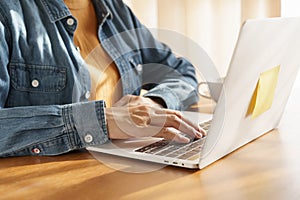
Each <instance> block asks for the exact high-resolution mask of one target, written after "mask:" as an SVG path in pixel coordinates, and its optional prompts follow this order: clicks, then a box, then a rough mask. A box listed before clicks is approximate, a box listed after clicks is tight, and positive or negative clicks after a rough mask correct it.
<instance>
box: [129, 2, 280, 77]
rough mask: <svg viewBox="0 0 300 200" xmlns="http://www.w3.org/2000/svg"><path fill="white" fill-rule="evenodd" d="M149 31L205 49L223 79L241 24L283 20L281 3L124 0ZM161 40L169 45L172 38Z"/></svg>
mask: <svg viewBox="0 0 300 200" xmlns="http://www.w3.org/2000/svg"><path fill="white" fill-rule="evenodd" d="M124 2H125V3H127V5H129V7H131V8H132V10H133V11H134V13H135V14H136V15H137V16H138V18H139V19H140V20H141V21H142V23H144V24H145V25H146V26H147V27H148V28H155V29H159V30H169V31H173V32H176V33H178V34H182V35H184V36H186V37H188V38H189V39H191V40H192V41H194V42H195V43H196V44H198V45H199V46H201V47H202V48H203V49H204V50H205V51H206V52H207V53H208V55H209V56H210V57H211V59H212V60H213V62H214V64H215V65H216V67H217V70H218V71H219V73H220V74H221V75H222V76H223V75H225V74H226V72H227V68H228V65H229V62H230V59H231V55H232V53H233V50H234V46H235V43H236V40H237V37H238V34H239V30H240V26H241V24H242V23H243V22H244V21H245V20H246V19H250V18H264V17H278V16H280V10H281V2H280V0H124ZM158 38H159V39H160V40H162V41H163V42H166V43H168V41H167V40H168V38H166V37H160V35H158Z"/></svg>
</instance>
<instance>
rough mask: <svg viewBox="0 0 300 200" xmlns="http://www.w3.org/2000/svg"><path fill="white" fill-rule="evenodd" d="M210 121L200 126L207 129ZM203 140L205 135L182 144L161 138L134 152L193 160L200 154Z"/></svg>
mask: <svg viewBox="0 0 300 200" xmlns="http://www.w3.org/2000/svg"><path fill="white" fill-rule="evenodd" d="M210 123H211V120H210V121H206V122H204V123H201V124H200V126H201V127H202V128H203V129H204V130H206V131H207V130H208V129H209V127H210ZM204 140H205V137H204V138H201V139H197V140H194V141H192V142H190V143H188V144H182V143H176V142H173V141H169V140H165V139H163V140H160V141H158V142H155V143H152V144H150V145H147V146H144V147H142V148H140V149H137V150H135V152H140V153H147V154H153V155H158V156H167V157H171V158H179V159H184V160H186V159H188V160H195V159H197V158H199V156H200V150H201V149H202V147H203V144H204Z"/></svg>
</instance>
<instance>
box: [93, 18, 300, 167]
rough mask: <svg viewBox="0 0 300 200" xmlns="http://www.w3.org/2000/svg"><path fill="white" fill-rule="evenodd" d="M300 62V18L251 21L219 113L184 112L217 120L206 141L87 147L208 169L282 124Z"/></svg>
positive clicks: (130, 142)
mask: <svg viewBox="0 0 300 200" xmlns="http://www.w3.org/2000/svg"><path fill="white" fill-rule="evenodd" d="M299 66H300V18H271V19H261V20H248V21H246V22H245V23H244V24H243V26H242V28H241V31H240V35H239V39H238V41H237V44H236V48H235V51H234V54H233V56H232V60H231V64H230V66H229V70H228V73H227V76H226V78H225V80H224V85H223V90H222V92H221V94H220V97H219V101H218V103H217V105H216V108H215V111H214V114H213V115H209V114H204V113H198V112H184V115H186V116H187V117H188V118H189V119H191V120H192V121H194V122H196V123H200V124H201V123H202V122H203V121H204V122H206V121H207V120H209V119H212V120H211V124H210V126H209V129H208V134H207V136H206V137H205V138H204V139H200V140H196V141H193V142H191V143H189V144H186V145H188V146H186V145H183V144H176V143H173V142H170V141H166V140H162V139H159V138H138V139H131V140H114V141H112V142H108V143H106V144H103V145H101V146H98V147H88V148H87V149H88V150H89V151H92V152H101V153H105V154H111V155H115V156H121V157H126V158H133V159H138V160H143V161H150V162H155V163H162V164H166V165H175V166H180V167H185V168H199V169H201V168H204V167H206V166H207V165H209V164H211V163H213V162H215V161H217V160H218V159H220V158H222V157H224V156H225V155H227V154H229V153H231V152H232V151H234V150H236V149H237V148H239V147H241V146H243V145H245V144H247V143H248V142H250V141H252V140H254V139H256V138H258V137H259V136H261V135H263V134H265V133H267V132H269V131H270V130H272V129H274V128H276V127H277V125H278V124H279V121H280V119H281V116H282V114H283V111H284V109H285V106H286V103H287V100H288V97H289V95H290V92H291V89H292V86H293V83H294V80H295V78H296V75H297V71H298V68H299ZM160 145H162V146H160Z"/></svg>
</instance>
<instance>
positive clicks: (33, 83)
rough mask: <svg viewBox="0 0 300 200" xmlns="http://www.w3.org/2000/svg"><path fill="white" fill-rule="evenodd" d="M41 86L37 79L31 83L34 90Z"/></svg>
mask: <svg viewBox="0 0 300 200" xmlns="http://www.w3.org/2000/svg"><path fill="white" fill-rule="evenodd" d="M39 85H40V82H39V81H38V80H36V79H34V80H33V81H32V82H31V86H32V87H34V88H37V87H39Z"/></svg>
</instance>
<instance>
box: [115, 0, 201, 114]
mask: <svg viewBox="0 0 300 200" xmlns="http://www.w3.org/2000/svg"><path fill="white" fill-rule="evenodd" d="M114 2H119V3H120V2H122V1H114ZM120 4H121V3H120ZM119 10H120V11H123V12H127V14H123V16H130V19H128V20H127V21H131V22H132V24H133V25H134V28H135V29H136V30H137V31H135V33H136V35H137V37H138V41H139V45H140V46H139V48H140V51H141V54H142V60H143V61H142V62H143V63H142V65H143V70H142V80H143V81H142V84H143V88H144V89H146V90H148V92H147V93H146V94H145V96H146V97H159V98H161V99H163V100H164V102H165V103H166V105H167V107H168V108H169V109H176V110H186V109H187V108H188V107H189V106H190V105H192V104H194V103H196V102H197V101H198V100H199V99H198V95H197V92H196V88H197V79H196V76H195V68H194V66H193V65H192V64H191V63H190V62H189V61H188V60H186V59H185V58H182V57H177V56H176V55H175V54H174V53H173V52H172V50H171V49H170V48H169V47H168V46H167V45H166V44H164V43H161V42H160V41H158V40H156V39H155V38H154V37H153V35H152V34H151V32H150V31H149V30H148V29H147V28H146V27H145V26H144V25H143V24H142V23H141V22H140V21H139V20H138V19H137V18H136V17H135V15H134V14H133V13H132V12H131V10H130V9H129V8H128V7H126V6H125V8H121V9H119ZM120 11H119V12H120ZM124 21H126V20H124Z"/></svg>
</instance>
